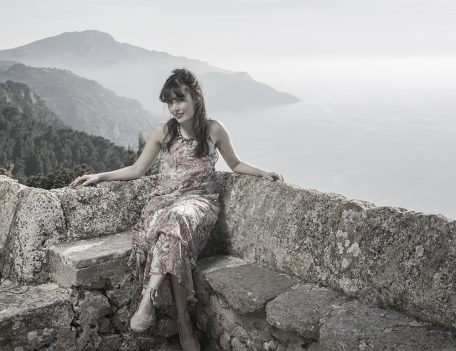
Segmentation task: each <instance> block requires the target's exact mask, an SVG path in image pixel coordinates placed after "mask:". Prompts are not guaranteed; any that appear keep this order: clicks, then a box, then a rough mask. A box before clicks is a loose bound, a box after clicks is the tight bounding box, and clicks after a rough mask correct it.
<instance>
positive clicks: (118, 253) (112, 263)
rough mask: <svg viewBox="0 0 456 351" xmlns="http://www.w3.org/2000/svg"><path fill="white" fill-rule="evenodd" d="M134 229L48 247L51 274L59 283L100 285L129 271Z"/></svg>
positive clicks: (115, 279)
mask: <svg viewBox="0 0 456 351" xmlns="http://www.w3.org/2000/svg"><path fill="white" fill-rule="evenodd" d="M133 234H134V232H123V233H118V234H114V235H109V236H104V237H99V238H94V239H88V240H80V241H76V242H70V243H65V244H59V245H54V246H51V247H50V248H49V261H50V271H51V276H52V279H53V280H54V281H56V282H57V283H59V284H60V285H61V286H65V287H71V286H73V285H74V286H79V285H82V286H84V287H87V288H90V289H101V288H103V287H105V285H106V282H107V281H108V280H109V281H110V282H111V284H112V283H113V282H117V281H120V280H121V279H122V278H123V277H125V275H126V274H127V273H128V272H129V269H128V266H127V262H126V260H127V258H128V255H129V254H130V252H131V239H132V236H133Z"/></svg>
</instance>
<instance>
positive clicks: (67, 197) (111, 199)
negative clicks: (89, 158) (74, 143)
mask: <svg viewBox="0 0 456 351" xmlns="http://www.w3.org/2000/svg"><path fill="white" fill-rule="evenodd" d="M156 178H157V175H153V176H149V177H142V178H140V179H134V180H130V181H110V182H101V183H98V184H97V185H95V186H89V187H80V188H77V189H74V188H70V187H66V188H61V189H52V190H50V192H51V193H53V194H54V195H55V196H57V197H58V199H59V200H60V203H61V207H62V209H63V212H64V214H65V220H66V225H67V232H66V235H67V241H74V240H81V239H89V238H94V237H99V236H104V235H110V234H115V233H119V232H123V231H126V230H128V229H130V228H131V227H132V226H133V225H134V224H135V222H136V221H137V220H138V218H139V216H140V214H141V210H142V209H143V208H144V206H145V204H146V203H147V202H148V200H149V199H150V197H151V195H150V193H151V191H152V190H153V186H154V183H155V181H156Z"/></svg>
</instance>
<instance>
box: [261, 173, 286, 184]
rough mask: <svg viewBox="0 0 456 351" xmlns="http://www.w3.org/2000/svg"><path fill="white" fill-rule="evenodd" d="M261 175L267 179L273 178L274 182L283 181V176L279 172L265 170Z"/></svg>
mask: <svg viewBox="0 0 456 351" xmlns="http://www.w3.org/2000/svg"><path fill="white" fill-rule="evenodd" d="M261 176H262V177H263V178H265V179H268V180H271V181H273V182H275V181H277V182H281V183H283V177H282V175H281V174H279V173H276V172H268V171H264V172H263V173H262V174H261Z"/></svg>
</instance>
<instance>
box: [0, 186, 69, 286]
mask: <svg viewBox="0 0 456 351" xmlns="http://www.w3.org/2000/svg"><path fill="white" fill-rule="evenodd" d="M0 181H1V180H0ZM65 228H66V227H65V220H64V217H63V212H62V208H61V207H60V202H59V200H58V199H57V197H56V196H55V195H54V194H52V193H51V192H50V191H47V190H43V189H38V188H27V189H24V190H22V191H20V192H19V193H18V201H17V203H16V207H15V211H14V216H13V218H12V221H11V225H10V229H9V234H8V240H7V241H6V243H5V247H4V255H3V256H2V257H1V261H2V266H3V267H2V274H3V275H4V276H6V277H8V278H9V279H11V280H13V281H15V282H19V283H31V284H39V283H44V282H47V281H48V280H49V273H48V252H47V249H48V247H49V246H50V245H52V244H54V243H58V242H61V241H62V240H63V237H64V234H65Z"/></svg>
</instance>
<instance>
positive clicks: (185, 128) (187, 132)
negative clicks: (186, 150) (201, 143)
mask: <svg viewBox="0 0 456 351" xmlns="http://www.w3.org/2000/svg"><path fill="white" fill-rule="evenodd" d="M190 122H191V121H190ZM192 129H193V128H192V125H191V124H189V125H186V124H185V123H181V124H180V131H181V134H182V136H183V137H184V138H194V137H195V136H194V135H193V130H192Z"/></svg>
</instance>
